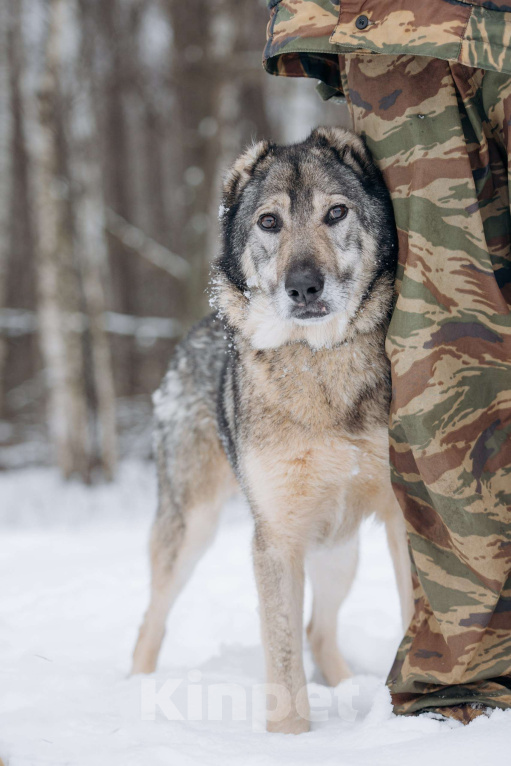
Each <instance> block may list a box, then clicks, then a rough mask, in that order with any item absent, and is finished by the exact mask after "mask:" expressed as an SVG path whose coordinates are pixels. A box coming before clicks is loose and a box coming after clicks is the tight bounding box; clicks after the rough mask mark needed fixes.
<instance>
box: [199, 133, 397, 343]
mask: <svg viewBox="0 0 511 766" xmlns="http://www.w3.org/2000/svg"><path fill="white" fill-rule="evenodd" d="M221 220H222V226H223V250H222V254H221V257H220V258H219V260H218V262H217V265H216V279H215V280H214V283H213V285H214V293H215V297H216V300H217V305H218V308H219V310H220V312H221V313H222V314H224V315H225V317H226V319H227V321H228V322H229V323H230V324H231V325H233V326H234V327H236V328H237V329H238V330H239V331H241V332H242V334H243V335H244V336H245V337H247V338H249V339H250V341H251V343H252V345H253V346H254V348H276V347H278V346H280V345H282V344H284V343H289V342H297V341H302V342H303V341H305V342H307V343H309V344H310V345H311V346H313V347H315V348H320V347H324V346H333V345H337V344H339V343H342V342H343V341H344V340H345V339H346V337H347V336H348V335H349V334H350V332H354V331H365V332H367V331H370V330H371V327H373V326H374V324H375V323H377V322H382V321H384V320H385V318H386V317H387V316H388V312H389V308H390V303H391V300H392V283H393V277H394V270H395V258H396V251H397V247H396V234H395V226H394V220H393V215H392V207H391V204H390V199H389V195H388V192H387V189H386V188H385V185H384V183H383V180H382V177H381V175H380V173H379V171H378V170H377V168H376V167H375V165H374V164H373V161H372V159H371V157H370V155H369V153H368V151H367V148H366V146H365V144H364V143H363V141H362V139H361V138H359V137H358V136H356V135H355V134H353V133H351V132H349V131H346V130H342V129H337V128H318V129H316V130H314V131H313V132H312V134H311V135H310V136H309V138H308V139H307V140H306V141H304V142H303V143H300V144H295V145H293V146H276V145H275V144H271V143H269V142H267V141H262V142H260V143H258V144H256V145H255V146H253V147H252V148H250V149H249V150H248V151H246V152H245V153H244V154H242V155H241V157H239V159H238V160H237V161H236V162H235V163H234V166H233V167H232V169H231V170H230V172H229V174H228V176H227V178H226V180H225V183H224V195H223V201H222V206H221Z"/></svg>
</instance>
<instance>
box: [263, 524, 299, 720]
mask: <svg viewBox="0 0 511 766" xmlns="http://www.w3.org/2000/svg"><path fill="white" fill-rule="evenodd" d="M253 550H254V567H255V575H256V582H257V589H258V593H259V606H260V618H261V632H262V640H263V646H264V652H265V658H266V680H267V684H268V685H269V686H268V687H267V698H266V699H267V706H268V707H267V729H268V731H272V732H282V733H285V734H300V733H301V732H304V731H308V730H309V702H308V697H307V687H306V680H305V672H304V669H303V654H302V632H303V588H304V554H303V550H302V548H301V546H300V544H299V543H298V541H295V540H293V539H291V538H289V537H288V536H287V535H283V534H279V533H278V532H276V531H275V530H274V529H271V528H270V527H269V525H268V524H267V523H265V522H260V523H256V529H255V535H254V546H253ZM270 700H271V702H270Z"/></svg>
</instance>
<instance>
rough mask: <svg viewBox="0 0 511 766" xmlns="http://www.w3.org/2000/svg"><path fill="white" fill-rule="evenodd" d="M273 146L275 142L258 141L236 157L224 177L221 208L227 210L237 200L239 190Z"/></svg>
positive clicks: (241, 189)
mask: <svg viewBox="0 0 511 766" xmlns="http://www.w3.org/2000/svg"><path fill="white" fill-rule="evenodd" d="M274 147H275V144H273V143H271V142H270V141H259V142H258V143H257V144H253V145H252V146H251V147H249V148H248V149H247V150H246V151H244V152H243V154H242V155H241V156H240V157H238V159H237V160H236V162H235V163H234V165H233V166H232V167H231V169H230V170H229V171H228V173H227V175H226V176H225V179H224V184H223V199H222V208H223V210H228V209H229V208H230V207H231V206H232V205H233V204H234V203H235V202H237V200H238V199H239V196H240V194H241V192H242V191H243V189H244V188H245V186H246V185H247V183H248V182H249V181H250V179H251V178H252V177H253V175H254V171H255V169H256V167H257V166H258V165H259V163H260V162H261V161H262V160H263V159H264V158H265V157H267V156H268V155H269V154H270V153H271V152H272V150H273V149H274Z"/></svg>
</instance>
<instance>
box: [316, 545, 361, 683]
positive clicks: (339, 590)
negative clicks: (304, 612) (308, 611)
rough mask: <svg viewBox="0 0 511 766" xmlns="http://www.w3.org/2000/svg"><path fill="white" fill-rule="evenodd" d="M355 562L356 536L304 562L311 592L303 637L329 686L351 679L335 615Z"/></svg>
mask: <svg viewBox="0 0 511 766" xmlns="http://www.w3.org/2000/svg"><path fill="white" fill-rule="evenodd" d="M357 562H358V537H357V536H356V535H355V536H354V537H352V538H351V539H350V540H348V541H346V542H343V543H341V544H339V545H336V546H334V547H327V546H321V547H320V548H317V549H315V550H314V551H312V552H311V553H309V554H308V556H307V559H306V568H307V573H308V575H309V577H310V580H311V584H312V591H313V603H312V615H311V618H310V622H309V624H308V626H307V637H308V639H309V644H310V647H311V650H312V654H313V656H314V659H315V661H316V664H317V666H318V668H319V669H320V671H321V673H322V674H323V677H324V679H325V681H326V682H327V684H329V685H330V686H337V684H338V683H340V682H341V681H343V680H344V679H346V678H349V677H350V676H351V673H350V670H349V668H348V666H347V664H346V662H345V660H344V658H343V656H342V655H341V653H340V651H339V648H338V646H337V613H338V611H339V608H340V606H341V604H342V602H343V601H344V599H345V598H346V596H347V594H348V593H349V590H350V588H351V585H352V583H353V578H354V577H355V572H356V569H357Z"/></svg>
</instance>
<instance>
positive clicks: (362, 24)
mask: <svg viewBox="0 0 511 766" xmlns="http://www.w3.org/2000/svg"><path fill="white" fill-rule="evenodd" d="M368 24H369V19H368V18H367V16H359V17H358V19H357V20H356V21H355V26H356V28H357V29H365V28H366V27H367V25H368Z"/></svg>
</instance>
